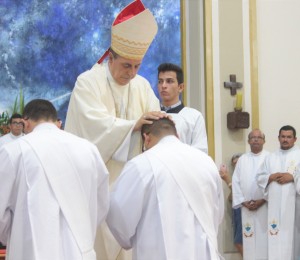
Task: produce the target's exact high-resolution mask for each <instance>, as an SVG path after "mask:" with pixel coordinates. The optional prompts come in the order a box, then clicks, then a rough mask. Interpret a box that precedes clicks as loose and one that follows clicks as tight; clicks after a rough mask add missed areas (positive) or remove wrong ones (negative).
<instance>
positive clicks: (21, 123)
mask: <svg viewBox="0 0 300 260" xmlns="http://www.w3.org/2000/svg"><path fill="white" fill-rule="evenodd" d="M11 124H12V125H15V126H17V125H22V126H23V125H24V124H23V122H12V123H11Z"/></svg>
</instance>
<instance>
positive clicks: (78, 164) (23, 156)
mask: <svg viewBox="0 0 300 260" xmlns="http://www.w3.org/2000/svg"><path fill="white" fill-rule="evenodd" d="M40 152H41V153H40ZM0 161H1V164H0V179H1V180H5V181H3V182H2V183H1V189H0V198H1V200H0V240H1V242H4V243H5V244H7V258H6V259H10V260H20V259H30V260H35V259H36V260H41V259H42V260H47V259H49V260H50V259H51V260H53V259H60V260H64V259H65V260H69V259H90V260H92V259H96V254H95V251H94V248H93V247H94V241H95V237H96V230H97V226H98V225H99V224H100V223H101V222H102V221H103V220H104V219H105V217H106V214H107V211H108V206H109V204H108V202H109V201H108V200H109V199H108V195H109V194H108V171H107V169H106V167H105V165H104V162H103V160H102V159H101V157H100V155H99V152H98V151H97V148H96V147H95V146H94V145H93V144H91V143H89V142H88V141H86V140H84V139H81V138H78V137H76V136H74V135H71V134H68V133H66V132H64V131H62V130H59V129H58V128H57V126H56V125H55V124H49V123H43V124H40V125H38V126H37V127H35V129H34V130H33V132H32V133H30V134H28V135H26V136H24V137H22V138H19V139H18V140H16V141H15V142H11V143H9V144H7V145H5V146H3V147H2V148H0ZM41 162H43V163H41ZM66 169H71V170H68V171H66ZM51 179H52V180H51ZM74 187H79V188H78V189H76V190H74V189H73V188H74ZM65 198H69V200H66V199H65ZM70 198H71V199H70ZM84 220H86V221H84ZM74 224H75V225H74ZM78 238H79V239H78Z"/></svg>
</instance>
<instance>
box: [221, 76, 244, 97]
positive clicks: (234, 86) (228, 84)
mask: <svg viewBox="0 0 300 260" xmlns="http://www.w3.org/2000/svg"><path fill="white" fill-rule="evenodd" d="M229 80H230V81H229V82H224V87H225V88H230V94H231V95H232V96H234V95H236V90H237V89H238V88H242V87H243V83H241V82H236V75H235V74H231V75H229Z"/></svg>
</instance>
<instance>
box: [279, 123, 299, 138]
mask: <svg viewBox="0 0 300 260" xmlns="http://www.w3.org/2000/svg"><path fill="white" fill-rule="evenodd" d="M281 131H293V134H294V137H296V129H295V128H294V127H292V126H290V125H285V126H283V127H281V128H280V130H279V136H280V133H281Z"/></svg>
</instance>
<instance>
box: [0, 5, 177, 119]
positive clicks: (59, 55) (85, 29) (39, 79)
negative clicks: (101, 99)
mask: <svg viewBox="0 0 300 260" xmlns="http://www.w3.org/2000/svg"><path fill="white" fill-rule="evenodd" d="M130 2H132V0H97V1H96V0H90V1H83V0H68V1H65V0H48V1H45V0H22V1H21V0H0V39H1V40H0V112H3V111H8V112H9V113H10V112H11V109H12V106H13V103H14V100H15V98H16V96H18V93H19V90H20V88H22V90H23V93H24V96H25V103H26V102H28V101H30V100H31V99H34V98H43V99H48V100H50V101H52V102H53V104H54V105H55V107H56V108H57V110H58V112H59V116H60V117H61V118H63V119H64V118H65V114H66V110H67V107H68V102H69V98H70V94H71V91H72V89H73V87H74V84H75V81H76V78H77V76H78V75H79V74H80V73H82V72H84V71H85V70H88V69H90V68H91V67H92V66H93V64H94V63H96V62H97V60H98V59H99V58H100V56H101V55H102V54H103V53H104V51H105V50H106V49H107V48H108V47H109V46H110V29H111V24H112V22H113V20H114V17H115V16H116V15H117V14H118V13H119V12H120V10H121V9H123V8H124V7H125V6H126V5H128V4H129V3H130ZM143 3H144V5H145V6H146V8H149V9H150V10H151V11H152V13H153V14H154V16H155V18H156V20H157V22H158V27H159V29H158V34H157V36H156V38H155V40H154V41H153V43H152V45H151V46H150V48H149V51H148V53H147V54H146V56H145V58H144V61H143V63H142V66H141V69H140V71H139V74H141V75H143V76H144V77H146V78H147V79H148V80H149V81H150V84H151V85H152V87H153V89H154V91H155V92H156V85H157V79H156V78H157V66H158V65H159V64H160V63H162V62H172V63H176V64H178V65H180V62H181V48H180V37H181V36H180V0H144V1H143Z"/></svg>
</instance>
